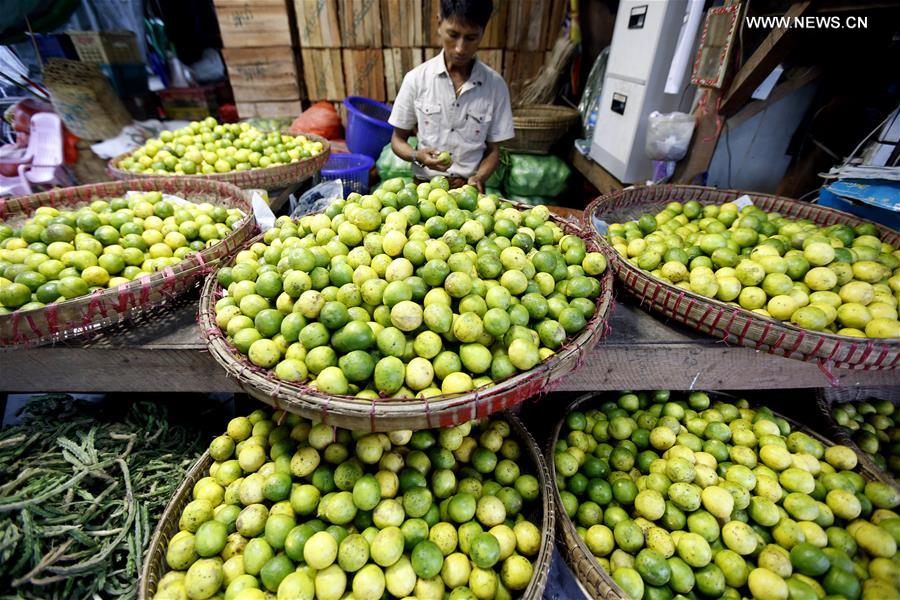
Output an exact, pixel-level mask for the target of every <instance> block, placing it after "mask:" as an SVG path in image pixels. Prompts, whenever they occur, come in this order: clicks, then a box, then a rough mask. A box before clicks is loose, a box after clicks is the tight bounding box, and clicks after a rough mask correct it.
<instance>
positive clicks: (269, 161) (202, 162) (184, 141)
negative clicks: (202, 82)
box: [116, 117, 322, 175]
mask: <svg viewBox="0 0 900 600" xmlns="http://www.w3.org/2000/svg"><path fill="white" fill-rule="evenodd" d="M321 153H322V142H316V141H313V140H311V139H309V138H307V137H306V136H303V135H298V136H291V135H282V134H280V133H278V132H275V131H272V132H265V131H261V130H259V129H257V128H256V127H253V126H252V125H250V124H249V123H224V124H219V123H218V122H216V120H215V119H214V118H212V117H207V118H206V119H203V120H202V121H194V122H193V123H190V124H189V125H187V126H186V127H182V128H181V129H176V130H175V131H163V132H161V133H160V134H159V137H158V138H153V139H151V140H148V141H147V142H146V143H145V144H144V145H143V146H141V147H140V148H138V149H137V150H135V151H134V152H132V153H131V154H129V155H128V156H126V157H125V158H123V159H122V160H120V161H119V163H118V164H117V165H116V166H117V167H118V168H120V169H122V170H125V171H130V172H132V173H144V174H148V175H149V174H154V175H197V174H203V175H211V174H213V173H229V172H231V171H249V170H250V169H265V168H266V167H275V166H278V165H286V164H290V163H295V162H299V161H300V160H303V159H305V158H310V157H312V156H316V155H317V154H321Z"/></svg>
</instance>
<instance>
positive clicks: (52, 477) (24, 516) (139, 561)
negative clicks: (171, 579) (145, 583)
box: [0, 395, 202, 600]
mask: <svg viewBox="0 0 900 600" xmlns="http://www.w3.org/2000/svg"><path fill="white" fill-rule="evenodd" d="M95 413H96V409H95V408H94V407H90V406H88V405H86V404H83V403H80V402H77V401H74V400H73V399H72V398H70V397H68V396H61V395H51V396H44V397H41V398H36V399H33V400H32V401H31V402H30V403H29V404H28V405H27V406H26V408H25V414H24V418H23V422H22V424H21V425H16V426H13V427H9V428H7V429H5V430H3V431H0V473H3V474H4V477H3V483H2V485H0V600H4V599H6V598H16V599H24V600H31V599H38V598H40V599H41V600H56V599H60V600H62V599H66V600H68V599H82V598H83V599H85V600H89V599H93V598H133V597H135V596H136V594H137V582H138V577H139V575H140V571H141V568H142V566H143V564H144V560H145V557H144V554H145V552H146V551H147V545H148V543H149V541H150V536H151V533H152V528H153V526H154V525H155V523H156V521H157V519H158V518H159V516H160V515H161V514H162V511H163V509H164V508H165V506H166V504H167V503H168V501H169V499H170V498H171V496H172V494H173V493H174V492H175V489H176V488H177V486H178V484H179V483H180V482H181V480H182V479H183V478H184V474H185V472H186V471H187V470H188V469H189V468H190V466H191V464H193V462H194V461H196V459H197V457H198V456H199V455H200V452H201V451H202V444H201V443H200V436H199V434H198V431H197V430H191V429H189V428H185V427H181V426H174V425H172V424H170V423H169V422H168V420H167V414H166V411H165V409H164V408H163V407H161V406H159V405H156V404H153V403H149V402H138V403H134V404H133V405H132V406H131V407H130V409H129V410H128V411H127V413H126V414H125V415H124V416H123V417H122V418H120V419H118V420H115V421H105V420H103V419H102V418H98V417H97V415H96V414H95Z"/></svg>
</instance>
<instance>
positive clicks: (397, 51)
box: [382, 48, 422, 102]
mask: <svg viewBox="0 0 900 600" xmlns="http://www.w3.org/2000/svg"><path fill="white" fill-rule="evenodd" d="M382 52H383V53H384V87H385V93H386V96H387V101H388V102H393V101H394V99H395V98H396V97H397V92H398V91H400V84H401V83H403V76H404V75H406V73H408V72H409V71H411V70H412V69H414V68H415V67H417V66H419V65H420V64H422V48H385V49H384V50H382Z"/></svg>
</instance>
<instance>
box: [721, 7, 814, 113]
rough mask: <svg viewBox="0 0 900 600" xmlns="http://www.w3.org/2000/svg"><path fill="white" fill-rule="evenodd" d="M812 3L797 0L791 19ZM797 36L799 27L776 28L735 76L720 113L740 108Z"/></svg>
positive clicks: (788, 14)
mask: <svg viewBox="0 0 900 600" xmlns="http://www.w3.org/2000/svg"><path fill="white" fill-rule="evenodd" d="M811 5H812V2H811V0H804V1H803V2H795V3H794V4H792V5H791V7H790V8H789V9H788V10H787V12H786V13H785V14H784V16H785V17H786V18H790V19H793V18H794V17H799V16H802V15H803V14H804V13H806V12H807V10H809V8H810V6H811ZM796 40H797V35H796V30H795V29H782V28H775V29H773V30H772V31H771V32H770V33H769V35H767V36H766V38H765V39H764V40H763V41H762V43H761V44H760V45H759V46H757V48H756V50H754V51H753V54H752V55H751V56H750V58H749V59H747V62H746V63H744V66H742V67H741V69H740V71H738V72H737V74H736V75H735V76H734V80H732V82H731V86H729V88H728V92H727V93H726V94H725V95H724V96H723V99H722V103H721V105H720V106H719V113H720V114H722V115H724V116H726V117H728V116H731V115H733V114H734V113H736V112H737V111H738V110H740V108H741V107H742V106H744V103H746V102H747V100H749V99H750V96H751V95H752V94H753V90H755V89H756V88H757V87H759V84H760V83H762V82H763V80H764V79H765V78H766V77H768V75H769V73H771V72H772V69H774V68H775V66H776V65H778V63H780V62H781V61H782V60H784V58H785V57H786V56H787V54H788V52H789V51H790V49H791V48H792V47H793V45H794V43H795V42H796Z"/></svg>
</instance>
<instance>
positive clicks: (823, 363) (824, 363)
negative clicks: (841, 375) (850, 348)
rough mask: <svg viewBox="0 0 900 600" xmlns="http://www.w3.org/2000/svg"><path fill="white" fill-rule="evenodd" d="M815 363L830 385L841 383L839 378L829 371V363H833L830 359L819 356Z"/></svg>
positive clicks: (835, 385) (834, 385)
mask: <svg viewBox="0 0 900 600" xmlns="http://www.w3.org/2000/svg"><path fill="white" fill-rule="evenodd" d="M816 364H817V365H819V370H820V371H822V373H823V374H824V375H825V379H827V380H828V383H829V385H831V386H832V387H837V386H839V385H841V380H840V379H838V378H837V377H835V375H834V373H833V372H832V371H831V365H832V364H834V363H832V361H830V360H823V359H821V358H820V359H819V360H817V361H816Z"/></svg>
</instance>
